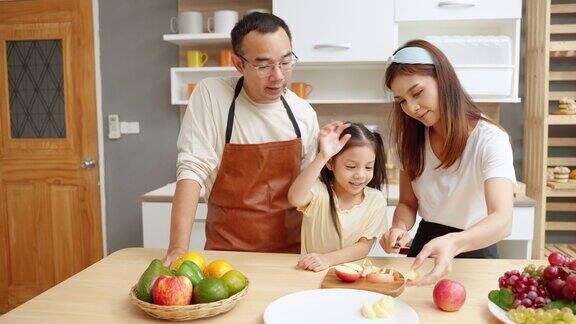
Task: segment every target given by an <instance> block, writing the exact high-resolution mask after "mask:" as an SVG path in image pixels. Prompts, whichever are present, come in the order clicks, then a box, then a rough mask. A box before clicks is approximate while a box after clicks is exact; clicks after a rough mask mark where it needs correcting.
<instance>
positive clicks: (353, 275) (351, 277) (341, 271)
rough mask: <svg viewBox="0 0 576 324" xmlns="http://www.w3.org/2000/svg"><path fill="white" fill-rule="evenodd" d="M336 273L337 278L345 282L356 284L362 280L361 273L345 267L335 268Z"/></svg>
mask: <svg viewBox="0 0 576 324" xmlns="http://www.w3.org/2000/svg"><path fill="white" fill-rule="evenodd" d="M334 271H335V273H336V277H338V278H339V279H340V280H342V281H344V282H354V281H356V280H358V279H359V278H360V272H358V271H356V270H354V269H352V268H350V267H348V266H345V265H339V266H336V267H334Z"/></svg>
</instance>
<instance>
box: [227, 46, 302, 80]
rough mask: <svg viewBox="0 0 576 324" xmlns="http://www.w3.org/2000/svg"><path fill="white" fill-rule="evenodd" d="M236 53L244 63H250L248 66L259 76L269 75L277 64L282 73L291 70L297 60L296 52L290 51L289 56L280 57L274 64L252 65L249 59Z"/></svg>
mask: <svg viewBox="0 0 576 324" xmlns="http://www.w3.org/2000/svg"><path fill="white" fill-rule="evenodd" d="M236 55H238V57H240V58H241V59H242V60H244V62H246V64H248V65H250V67H251V68H253V69H254V70H255V71H256V74H258V76H259V77H261V78H266V77H269V76H270V75H271V74H272V73H273V72H274V68H275V67H276V66H278V68H280V71H282V74H285V73H287V72H290V71H292V68H293V67H294V64H296V62H298V56H296V54H294V52H291V53H290V56H289V57H285V58H284V59H282V61H280V62H278V63H275V64H268V65H254V64H252V63H250V61H248V60H247V59H246V58H245V57H244V56H242V55H240V54H236Z"/></svg>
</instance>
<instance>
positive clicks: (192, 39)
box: [163, 33, 230, 46]
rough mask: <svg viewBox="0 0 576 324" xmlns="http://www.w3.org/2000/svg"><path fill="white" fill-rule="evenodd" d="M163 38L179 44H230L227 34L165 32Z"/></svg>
mask: <svg viewBox="0 0 576 324" xmlns="http://www.w3.org/2000/svg"><path fill="white" fill-rule="evenodd" d="M163 39H164V40H165V41H167V42H170V43H172V44H175V45H179V46H195V45H207V44H223V45H224V44H225V45H228V44H230V35H229V34H214V33H204V34H167V35H164V37H163Z"/></svg>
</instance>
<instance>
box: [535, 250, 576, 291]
mask: <svg viewBox="0 0 576 324" xmlns="http://www.w3.org/2000/svg"><path fill="white" fill-rule="evenodd" d="M548 262H550V265H549V266H547V267H546V268H545V269H544V272H543V274H542V276H543V278H544V281H545V282H546V289H547V291H548V294H549V295H550V297H551V298H552V299H553V300H558V299H564V300H568V301H576V260H575V259H572V258H570V257H568V256H566V255H563V254H562V253H559V252H553V253H551V254H550V255H549V256H548Z"/></svg>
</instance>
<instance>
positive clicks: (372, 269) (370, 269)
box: [362, 265, 382, 277]
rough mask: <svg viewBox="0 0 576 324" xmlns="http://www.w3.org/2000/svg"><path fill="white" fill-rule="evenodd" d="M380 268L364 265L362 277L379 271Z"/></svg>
mask: <svg viewBox="0 0 576 324" xmlns="http://www.w3.org/2000/svg"><path fill="white" fill-rule="evenodd" d="M380 270H382V269H380V268H379V267H377V266H373V265H369V266H366V267H364V270H363V271H362V277H366V276H367V275H369V274H371V273H378V272H380Z"/></svg>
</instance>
